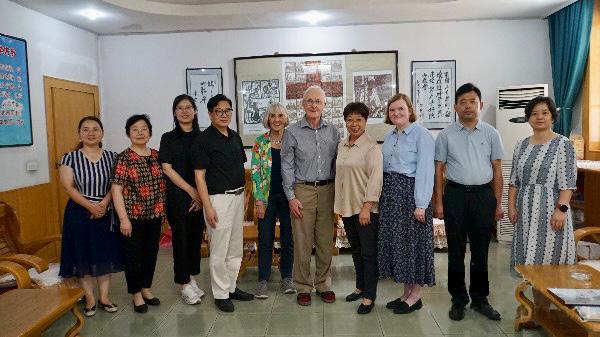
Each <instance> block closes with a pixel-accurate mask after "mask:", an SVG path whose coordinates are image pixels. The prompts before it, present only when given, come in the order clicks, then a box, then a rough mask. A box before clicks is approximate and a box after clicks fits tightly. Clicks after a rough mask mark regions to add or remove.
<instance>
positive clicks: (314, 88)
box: [302, 85, 327, 101]
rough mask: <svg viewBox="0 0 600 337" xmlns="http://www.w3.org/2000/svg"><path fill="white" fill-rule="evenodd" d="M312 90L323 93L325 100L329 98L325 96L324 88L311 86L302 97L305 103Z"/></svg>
mask: <svg viewBox="0 0 600 337" xmlns="http://www.w3.org/2000/svg"><path fill="white" fill-rule="evenodd" d="M311 90H318V91H320V92H321V95H323V98H325V97H327V96H325V90H323V88H321V87H320V86H318V85H311V86H310V87H308V88H307V89H306V90H305V91H304V95H302V100H303V101H304V100H305V99H306V95H307V94H308V92H309V91H311Z"/></svg>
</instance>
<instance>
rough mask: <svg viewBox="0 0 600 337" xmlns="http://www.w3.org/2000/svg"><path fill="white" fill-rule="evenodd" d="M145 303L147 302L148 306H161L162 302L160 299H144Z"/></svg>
mask: <svg viewBox="0 0 600 337" xmlns="http://www.w3.org/2000/svg"><path fill="white" fill-rule="evenodd" d="M142 298H143V299H144V302H146V304H148V305H160V300H159V299H158V297H153V298H144V297H142Z"/></svg>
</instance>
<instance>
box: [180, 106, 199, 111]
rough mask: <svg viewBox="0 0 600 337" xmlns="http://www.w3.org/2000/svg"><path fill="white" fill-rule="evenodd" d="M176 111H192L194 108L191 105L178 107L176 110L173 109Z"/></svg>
mask: <svg viewBox="0 0 600 337" xmlns="http://www.w3.org/2000/svg"><path fill="white" fill-rule="evenodd" d="M175 110H176V111H193V110H194V107H193V106H191V105H188V106H178V107H177V108H175Z"/></svg>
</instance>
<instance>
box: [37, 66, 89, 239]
mask: <svg viewBox="0 0 600 337" xmlns="http://www.w3.org/2000/svg"><path fill="white" fill-rule="evenodd" d="M44 87H45V91H46V95H45V96H46V118H47V121H48V137H50V135H53V137H54V142H52V143H51V142H50V141H48V156H49V157H50V163H51V166H52V167H51V169H50V173H51V176H52V180H53V181H55V182H56V184H55V189H56V195H57V200H58V219H59V221H58V223H59V224H62V221H63V214H64V213H63V210H64V209H65V206H66V204H67V200H68V199H69V196H68V194H67V193H66V192H65V191H64V189H63V188H62V186H61V185H60V181H59V177H58V166H59V164H60V161H61V159H62V156H63V155H64V154H65V153H66V152H69V151H72V150H73V149H74V148H75V146H77V144H78V143H79V132H78V130H77V126H78V124H79V120H81V118H83V117H85V116H96V117H99V115H100V112H99V99H98V87H97V86H95V85H89V84H83V83H77V82H71V81H65V80H60V79H56V78H52V77H44ZM50 124H52V125H50ZM60 232H62V225H61V226H60Z"/></svg>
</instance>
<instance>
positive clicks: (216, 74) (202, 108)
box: [185, 68, 223, 130]
mask: <svg viewBox="0 0 600 337" xmlns="http://www.w3.org/2000/svg"><path fill="white" fill-rule="evenodd" d="M185 79H186V90H187V94H188V95H190V96H192V97H193V98H194V100H195V101H196V106H197V107H198V123H199V124H200V129H201V130H204V129H206V128H207V127H209V126H210V118H208V109H207V108H206V103H208V100H209V99H210V98H211V97H213V96H215V95H217V94H222V93H223V69H222V68H187V69H186V70H185Z"/></svg>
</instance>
